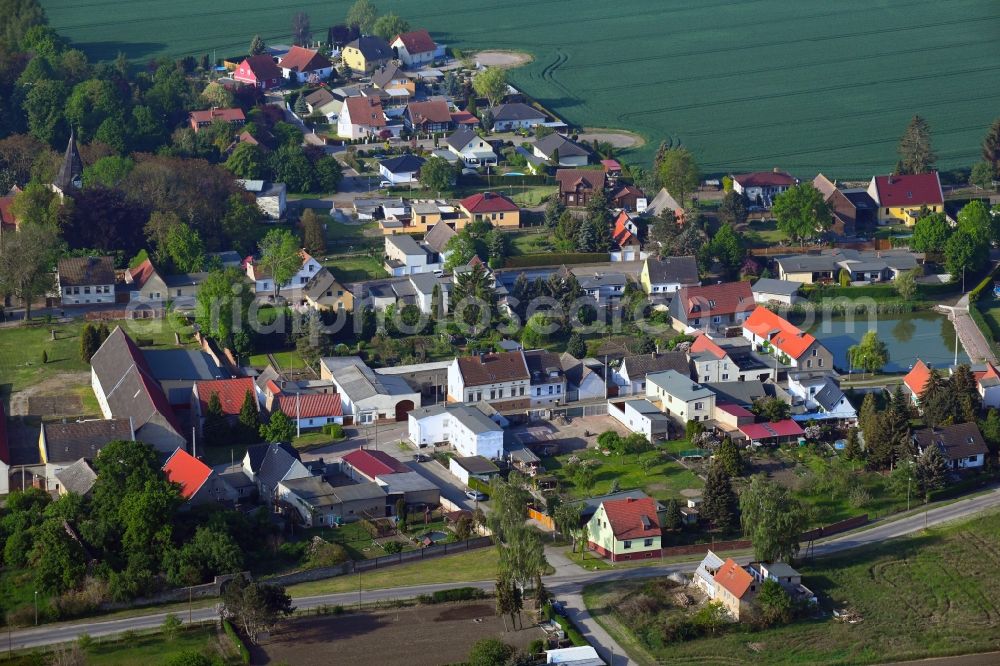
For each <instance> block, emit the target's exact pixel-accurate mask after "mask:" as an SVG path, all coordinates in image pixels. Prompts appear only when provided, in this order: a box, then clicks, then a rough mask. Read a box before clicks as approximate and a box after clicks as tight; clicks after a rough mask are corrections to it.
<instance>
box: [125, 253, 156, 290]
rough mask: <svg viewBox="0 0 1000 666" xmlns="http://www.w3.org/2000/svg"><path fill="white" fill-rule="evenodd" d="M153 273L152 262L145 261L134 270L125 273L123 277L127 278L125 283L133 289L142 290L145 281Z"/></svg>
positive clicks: (154, 270)
mask: <svg viewBox="0 0 1000 666" xmlns="http://www.w3.org/2000/svg"><path fill="white" fill-rule="evenodd" d="M155 272H156V269H155V268H154V267H153V262H152V261H150V260H149V259H147V260H145V261H144V262H142V263H141V264H139V265H138V266H136V267H135V268H130V269H128V271H126V273H125V277H126V278H128V279H127V280H126V282H129V283H130V284H131V285H132V286H133V287H134V288H135V289H142V288H143V287H144V286H145V285H146V280H148V279H149V278H151V277H152V276H153V273H155Z"/></svg>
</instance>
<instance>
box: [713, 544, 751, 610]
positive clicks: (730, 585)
mask: <svg viewBox="0 0 1000 666" xmlns="http://www.w3.org/2000/svg"><path fill="white" fill-rule="evenodd" d="M714 580H715V600H716V601H719V602H721V603H722V605H723V606H725V607H726V610H728V611H729V613H730V614H731V615H732V616H733V617H734V618H735V619H737V620H739V619H740V612H741V611H742V612H746V611H747V610H748V609H749V606H750V603H751V601H752V600H753V597H754V596H756V593H757V583H756V581H755V580H754V577H753V576H751V575H750V573H749V572H748V571H747V570H746V569H744V568H743V567H741V566H740V565H739V564H737V563H736V562H735V561H734V560H733V558H729V559H727V560H726V561H725V562H724V563H723V565H722V567H721V568H720V569H719V570H718V572H716V574H715V578H714Z"/></svg>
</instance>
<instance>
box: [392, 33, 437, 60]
mask: <svg viewBox="0 0 1000 666" xmlns="http://www.w3.org/2000/svg"><path fill="white" fill-rule="evenodd" d="M389 46H391V47H392V49H393V50H394V51H395V52H396V57H397V58H399V61H400V62H402V63H403V65H404V66H405V67H422V66H424V65H428V64H430V63H432V62H434V59H435V58H437V57H439V56H438V53H439V52H442V55H443V51H444V49H443V48H441V47H439V46H438V45H437V44H435V43H434V40H433V39H431V36H430V33H428V32H427V31H426V30H411V31H410V32H404V33H402V34H399V35H396V38H395V39H393V40H392V42H391V43H390V44H389Z"/></svg>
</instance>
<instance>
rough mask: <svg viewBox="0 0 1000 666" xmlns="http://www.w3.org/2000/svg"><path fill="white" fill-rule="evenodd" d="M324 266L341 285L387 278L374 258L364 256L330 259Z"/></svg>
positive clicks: (387, 275)
mask: <svg viewBox="0 0 1000 666" xmlns="http://www.w3.org/2000/svg"><path fill="white" fill-rule="evenodd" d="M324 265H325V266H326V267H327V268H329V269H330V272H331V273H333V276H334V277H335V278H337V280H339V281H340V282H341V283H342V284H343V283H344V282H360V281H362V280H378V279H380V278H387V277H389V274H388V273H387V272H386V270H385V268H383V267H382V262H381V261H380V260H379V259H378V258H376V257H368V256H364V255H354V256H350V257H332V258H330V259H329V260H328V261H326V262H325V263H324Z"/></svg>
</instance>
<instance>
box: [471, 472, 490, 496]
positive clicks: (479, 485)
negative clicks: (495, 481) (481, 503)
mask: <svg viewBox="0 0 1000 666" xmlns="http://www.w3.org/2000/svg"><path fill="white" fill-rule="evenodd" d="M469 488H472V489H473V490H478V491H479V492H481V493H483V494H484V495H489V493H490V484H488V483H486V482H485V481H483V480H482V479H477V478H476V477H474V476H470V477H469Z"/></svg>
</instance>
